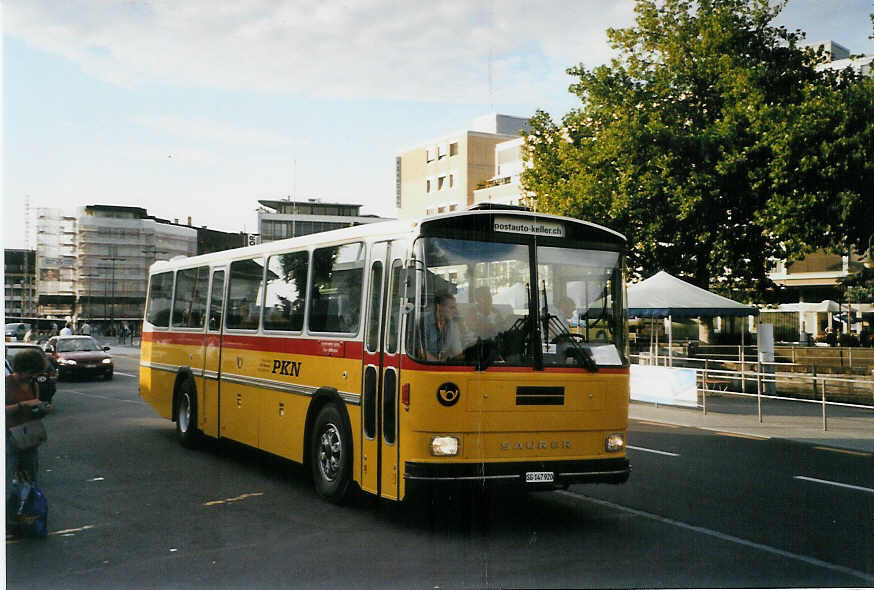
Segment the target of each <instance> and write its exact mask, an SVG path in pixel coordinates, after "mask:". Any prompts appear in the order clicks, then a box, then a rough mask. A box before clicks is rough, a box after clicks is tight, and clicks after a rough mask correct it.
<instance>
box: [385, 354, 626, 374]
mask: <svg viewBox="0 0 874 590" xmlns="http://www.w3.org/2000/svg"><path fill="white" fill-rule="evenodd" d="M401 368H402V369H407V370H411V371H440V372H445V373H472V372H474V371H476V367H471V366H461V365H441V364H438V363H434V364H425V363H420V362H417V361H415V360H413V359H411V358H410V357H408V356H404V360H403V364H401ZM486 371H487V372H489V373H546V374H549V373H576V374H579V373H588V372H589V371H588V369H584V368H581V367H544V368H543V371H535V370H534V367H499V366H496V365H492V366H490V367H489V368H488V369H486ZM597 373H598V374H601V375H603V374H607V375H628V374H629V369H628V367H600V368H599V369H598V371H597Z"/></svg>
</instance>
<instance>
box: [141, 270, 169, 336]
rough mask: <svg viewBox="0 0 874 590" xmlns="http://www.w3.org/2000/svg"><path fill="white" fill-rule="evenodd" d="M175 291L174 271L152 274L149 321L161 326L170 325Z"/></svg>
mask: <svg viewBox="0 0 874 590" xmlns="http://www.w3.org/2000/svg"><path fill="white" fill-rule="evenodd" d="M172 293H173V272H172V271H170V272H162V273H159V274H156V275H152V282H151V284H150V285H149V300H148V306H149V307H148V312H147V313H146V318H148V320H149V323H150V324H152V325H154V326H158V327H160V328H167V327H169V326H170V297H171V296H172Z"/></svg>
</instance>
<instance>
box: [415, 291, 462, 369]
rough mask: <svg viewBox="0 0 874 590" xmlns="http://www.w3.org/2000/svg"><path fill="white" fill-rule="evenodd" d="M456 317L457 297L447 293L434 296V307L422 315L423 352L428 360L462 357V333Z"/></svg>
mask: <svg viewBox="0 0 874 590" xmlns="http://www.w3.org/2000/svg"><path fill="white" fill-rule="evenodd" d="M455 318H456V304H455V297H453V296H452V295H449V294H445V293H441V294H437V296H436V297H434V309H433V310H432V311H429V312H427V313H425V314H424V316H423V317H422V335H423V339H424V343H423V344H424V350H423V351H421V353H422V356H424V357H425V359H426V360H429V361H445V360H449V359H460V358H461V355H462V348H461V333H460V332H459V330H458V322H457V321H456V319H455Z"/></svg>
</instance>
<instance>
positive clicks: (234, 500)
mask: <svg viewBox="0 0 874 590" xmlns="http://www.w3.org/2000/svg"><path fill="white" fill-rule="evenodd" d="M263 495H264V492H252V493H247V494H240V495H239V496H236V497H234V498H225V499H224V500H211V501H209V502H204V503H203V505H204V506H217V505H219V504H228V503H230V502H239V501H240V500H245V499H246V498H250V497H252V496H263Z"/></svg>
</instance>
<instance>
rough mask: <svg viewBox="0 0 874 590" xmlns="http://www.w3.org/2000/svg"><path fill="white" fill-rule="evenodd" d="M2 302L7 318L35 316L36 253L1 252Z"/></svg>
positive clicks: (25, 251)
mask: <svg viewBox="0 0 874 590" xmlns="http://www.w3.org/2000/svg"><path fill="white" fill-rule="evenodd" d="M3 269H4V270H3V300H4V304H5V308H4V309H5V312H6V317H7V318H26V317H34V316H35V315H36V305H37V297H36V293H37V291H36V251H34V250H17V249H12V248H9V249H6V250H4V252H3Z"/></svg>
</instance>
